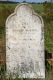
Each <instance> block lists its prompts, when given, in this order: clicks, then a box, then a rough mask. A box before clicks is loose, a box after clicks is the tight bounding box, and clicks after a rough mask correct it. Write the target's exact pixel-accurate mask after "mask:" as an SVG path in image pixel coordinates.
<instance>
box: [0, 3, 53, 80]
mask: <svg viewBox="0 0 53 80" xmlns="http://www.w3.org/2000/svg"><path fill="white" fill-rule="evenodd" d="M16 5H17V4H14V3H12V4H11V3H7V4H6V3H0V80H12V78H11V75H10V78H9V79H6V78H5V69H6V68H5V41H6V40H5V22H6V19H7V17H8V16H9V15H10V14H11V13H13V11H14V9H15V7H16ZM31 5H32V7H33V9H34V11H36V12H37V13H38V14H39V15H40V16H42V17H43V20H44V35H45V61H46V62H45V64H46V65H45V67H46V80H53V68H52V67H53V59H52V58H53V14H52V13H51V9H49V7H48V8H47V7H46V8H45V5H44V4H31ZM51 5H52V7H53V4H51ZM47 9H48V11H47ZM52 11H53V10H52ZM15 80H19V79H18V78H17V79H15ZM20 80H21V79H20ZM27 80H28V79H27Z"/></svg>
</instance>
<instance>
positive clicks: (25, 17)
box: [6, 4, 45, 78]
mask: <svg viewBox="0 0 53 80" xmlns="http://www.w3.org/2000/svg"><path fill="white" fill-rule="evenodd" d="M43 28H44V24H43V20H42V18H41V17H40V16H39V15H38V14H37V13H35V12H34V11H33V9H32V8H31V6H30V5H29V4H20V5H18V6H17V7H16V9H15V12H14V13H13V14H11V15H10V16H9V17H8V18H7V20H6V67H7V73H11V74H13V75H16V74H17V75H18V77H19V78H45V67H44V30H43Z"/></svg>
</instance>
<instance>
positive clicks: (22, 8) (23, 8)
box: [6, 3, 44, 27]
mask: <svg viewBox="0 0 53 80" xmlns="http://www.w3.org/2000/svg"><path fill="white" fill-rule="evenodd" d="M26 12H28V13H30V14H32V15H35V16H37V17H38V18H39V19H40V21H41V24H42V27H44V23H43V19H42V17H41V16H39V15H38V14H37V13H36V12H35V11H34V10H33V7H32V6H31V5H30V4H28V3H21V4H19V5H17V6H16V8H15V10H14V13H12V14H11V15H10V16H9V17H8V18H7V20H6V25H7V24H8V22H9V21H10V20H11V18H12V17H13V16H15V15H16V16H18V14H21V13H24V14H25V13H26Z"/></svg>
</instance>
